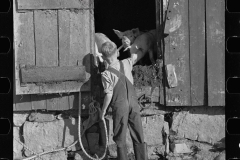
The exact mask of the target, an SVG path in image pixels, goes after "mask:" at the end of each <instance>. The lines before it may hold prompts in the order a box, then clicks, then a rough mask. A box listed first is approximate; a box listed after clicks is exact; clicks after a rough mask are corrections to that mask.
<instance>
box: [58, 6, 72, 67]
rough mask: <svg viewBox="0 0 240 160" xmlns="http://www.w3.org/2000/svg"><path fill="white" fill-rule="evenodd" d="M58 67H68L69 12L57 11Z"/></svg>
mask: <svg viewBox="0 0 240 160" xmlns="http://www.w3.org/2000/svg"><path fill="white" fill-rule="evenodd" d="M58 20H59V21H58V23H59V66H68V65H70V64H69V57H70V56H71V54H70V11H69V10H58Z"/></svg>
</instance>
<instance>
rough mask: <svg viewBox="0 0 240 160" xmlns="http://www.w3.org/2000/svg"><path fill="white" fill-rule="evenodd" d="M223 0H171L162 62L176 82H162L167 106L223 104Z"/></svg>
mask: <svg viewBox="0 0 240 160" xmlns="http://www.w3.org/2000/svg"><path fill="white" fill-rule="evenodd" d="M224 7H225V1H224V0H219V1H215V0H171V1H170V3H169V11H168V13H167V20H166V26H167V27H166V28H167V30H166V28H165V33H168V34H169V35H168V36H167V37H166V38H165V55H164V60H165V65H168V64H172V65H173V66H175V73H176V75H177V80H178V85H177V86H176V87H174V88H169V87H168V86H166V105H167V106H202V105H208V106H224V105H225V91H224V88H225V84H224V82H225V73H224V72H225V70H224V67H225V65H224V61H225V57H224V53H225V41H224V40H225V37H224V30H225V26H224V24H225V22H224V20H225V15H224V12H225V10H224Z"/></svg>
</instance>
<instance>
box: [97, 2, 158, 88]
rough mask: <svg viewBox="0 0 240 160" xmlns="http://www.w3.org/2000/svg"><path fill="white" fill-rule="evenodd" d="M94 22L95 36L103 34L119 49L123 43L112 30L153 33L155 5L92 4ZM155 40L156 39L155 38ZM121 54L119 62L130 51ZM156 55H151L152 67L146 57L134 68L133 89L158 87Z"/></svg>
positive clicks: (142, 3)
mask: <svg viewBox="0 0 240 160" xmlns="http://www.w3.org/2000/svg"><path fill="white" fill-rule="evenodd" d="M94 18H95V33H103V34H105V35H106V36H107V37H108V38H109V39H110V40H111V41H113V42H114V43H115V44H116V45H117V46H118V47H120V46H121V45H122V41H121V40H120V39H119V37H118V36H117V35H116V34H115V33H114V31H113V29H115V30H119V31H126V30H132V29H135V28H138V29H139V30H140V31H142V32H147V31H150V30H155V29H156V5H155V1H154V0H151V1H145V0H114V1H113V0H104V1H98V0H95V1H94ZM154 36H155V37H156V35H154ZM123 50H124V49H122V50H120V56H119V60H122V59H125V58H128V57H130V52H129V50H128V51H125V52H124V51H123ZM157 54H158V53H157V52H154V60H155V61H156V64H155V65H152V63H151V60H150V58H149V54H148V53H147V54H145V56H144V57H143V58H142V59H141V60H140V61H139V62H137V63H136V65H135V66H134V68H133V77H134V85H135V87H137V88H141V87H143V86H151V87H157V86H160V82H161V78H162V74H161V73H162V71H161V61H160V60H157Z"/></svg>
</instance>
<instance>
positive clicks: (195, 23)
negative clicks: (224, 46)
mask: <svg viewBox="0 0 240 160" xmlns="http://www.w3.org/2000/svg"><path fill="white" fill-rule="evenodd" d="M189 26H190V28H189V30H190V41H189V43H190V71H191V72H190V73H191V102H192V106H201V105H204V100H205V98H204V93H205V90H204V88H205V69H206V68H205V65H206V64H205V1H199V0H191V1H189Z"/></svg>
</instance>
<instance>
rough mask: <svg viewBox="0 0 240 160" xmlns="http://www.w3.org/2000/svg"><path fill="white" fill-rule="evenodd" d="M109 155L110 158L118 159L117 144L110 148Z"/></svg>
mask: <svg viewBox="0 0 240 160" xmlns="http://www.w3.org/2000/svg"><path fill="white" fill-rule="evenodd" d="M108 154H109V156H110V157H114V158H116V157H117V145H116V144H111V145H109V146H108Z"/></svg>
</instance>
